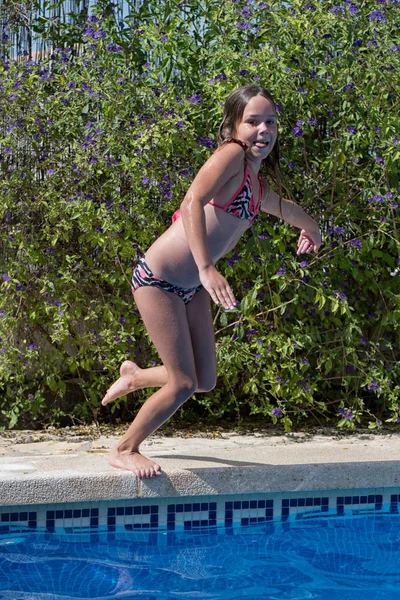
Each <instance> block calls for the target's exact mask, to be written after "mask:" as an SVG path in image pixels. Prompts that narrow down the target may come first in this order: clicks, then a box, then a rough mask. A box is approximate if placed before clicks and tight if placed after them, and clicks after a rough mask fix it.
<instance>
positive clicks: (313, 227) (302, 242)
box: [260, 185, 321, 254]
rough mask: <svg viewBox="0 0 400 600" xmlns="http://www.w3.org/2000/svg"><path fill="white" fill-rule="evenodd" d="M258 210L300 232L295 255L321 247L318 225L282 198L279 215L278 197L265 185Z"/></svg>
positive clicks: (298, 208) (302, 211) (294, 204)
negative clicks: (279, 219)
mask: <svg viewBox="0 0 400 600" xmlns="http://www.w3.org/2000/svg"><path fill="white" fill-rule="evenodd" d="M260 208H261V210H262V211H263V212H266V213H268V214H270V215H274V216H275V217H279V218H282V219H283V220H284V221H285V222H286V223H289V224H290V225H293V226H294V227H298V228H299V229H301V230H302V231H301V233H300V239H299V244H298V252H297V254H301V253H302V252H309V251H311V250H314V251H315V252H317V251H318V249H319V247H320V245H321V232H320V229H319V226H318V223H317V222H316V221H314V219H312V218H311V217H310V216H309V215H308V214H307V213H306V211H305V210H304V209H302V208H301V206H299V205H298V204H296V202H292V201H291V200H286V199H285V198H282V203H281V210H282V215H281V213H280V211H279V196H278V194H277V193H276V192H274V190H273V189H272V188H271V186H269V185H266V186H265V192H264V195H263V198H262V201H261V207H260Z"/></svg>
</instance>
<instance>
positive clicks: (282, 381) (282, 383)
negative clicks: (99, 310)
mask: <svg viewBox="0 0 400 600" xmlns="http://www.w3.org/2000/svg"><path fill="white" fill-rule="evenodd" d="M276 381H277V383H280V384H281V385H285V383H286V379H282V377H277V378H276Z"/></svg>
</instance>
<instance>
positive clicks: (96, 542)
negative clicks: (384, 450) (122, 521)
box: [0, 507, 400, 600]
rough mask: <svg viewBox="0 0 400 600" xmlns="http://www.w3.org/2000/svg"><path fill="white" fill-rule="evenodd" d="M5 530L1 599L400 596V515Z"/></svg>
mask: <svg viewBox="0 0 400 600" xmlns="http://www.w3.org/2000/svg"><path fill="white" fill-rule="evenodd" d="M382 509H383V510H382V512H381V514H375V515H366V516H358V517H346V516H342V517H337V516H335V515H329V516H326V517H317V518H314V519H309V520H300V521H296V520H295V519H294V520H292V521H291V520H288V521H287V522H268V523H262V524H256V525H248V526H245V527H237V528H226V529H225V528H217V527H216V528H213V529H208V530H206V531H197V532H196V531H185V532H169V531H164V532H152V531H147V532H143V531H138V532H135V531H126V529H122V528H121V530H120V529H119V528H117V529H116V530H115V531H111V532H110V531H105V532H101V533H100V532H96V533H93V532H90V530H87V531H84V530H82V531H80V532H78V533H76V532H75V533H71V534H68V533H67V534H66V533H63V534H62V535H61V534H59V533H57V532H54V533H46V532H41V533H40V532H37V531H26V532H22V531H19V532H18V533H8V534H6V535H1V536H0V598H1V599H7V600H55V599H57V598H60V599H62V600H67V599H69V598H71V599H72V598H74V599H78V598H79V599H82V598H85V599H86V598H96V599H99V600H100V599H102V600H103V599H114V598H115V599H117V598H118V599H121V600H122V599H123V600H131V599H133V598H140V599H141V600H161V599H162V600H176V599H180V600H182V599H185V600H186V599H187V600H189V599H190V600H192V599H196V600H206V599H207V600H210V599H218V600H228V599H229V600H239V599H243V598H248V599H251V600H258V599H260V600H261V599H263V600H272V599H274V600H275V599H276V600H283V599H291V600H303V599H304V600H305V599H324V600H325V599H326V600H328V599H329V600H358V599H360V600H361V599H362V600H372V599H373V600H380V599H385V600H392V599H393V600H395V599H396V600H397V599H398V598H399V596H400V516H399V515H397V514H390V513H388V512H387V511H385V507H382Z"/></svg>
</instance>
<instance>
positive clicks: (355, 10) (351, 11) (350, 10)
mask: <svg viewBox="0 0 400 600" xmlns="http://www.w3.org/2000/svg"><path fill="white" fill-rule="evenodd" d="M357 12H358V7H357V6H350V8H349V13H350V14H351V15H355V14H356V13H357Z"/></svg>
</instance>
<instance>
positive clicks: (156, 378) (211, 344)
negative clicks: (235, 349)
mask: <svg viewBox="0 0 400 600" xmlns="http://www.w3.org/2000/svg"><path fill="white" fill-rule="evenodd" d="M186 315H187V320H188V324H189V330H190V336H191V339H192V346H193V353H194V360H195V365H196V376H197V383H198V387H197V389H196V391H197V392H207V391H209V390H211V389H212V388H213V387H214V386H215V381H216V358H215V338H214V326H213V319H212V312H211V302H210V295H209V293H208V292H207V291H206V290H205V289H204V288H203V289H202V290H200V291H199V292H197V294H196V295H195V296H194V298H193V300H192V301H191V302H189V304H187V305H186ZM167 381H168V374H167V369H166V368H165V366H164V365H161V366H159V367H150V368H148V369H141V368H140V367H138V365H137V364H136V363H134V362H132V361H130V360H126V361H124V362H123V363H122V365H121V368H120V378H119V379H118V380H117V381H116V382H115V383H113V384H112V386H111V387H110V388H109V390H107V393H106V395H105V396H104V398H103V400H102V402H101V403H102V404H103V406H106V404H108V402H110V401H111V400H115V399H116V398H120V397H121V396H126V394H129V393H130V392H134V391H135V390H138V389H143V388H146V387H162V386H163V385H165V384H166V383H167Z"/></svg>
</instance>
